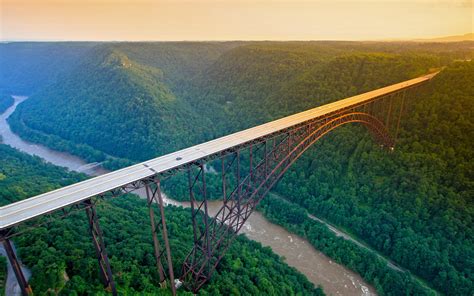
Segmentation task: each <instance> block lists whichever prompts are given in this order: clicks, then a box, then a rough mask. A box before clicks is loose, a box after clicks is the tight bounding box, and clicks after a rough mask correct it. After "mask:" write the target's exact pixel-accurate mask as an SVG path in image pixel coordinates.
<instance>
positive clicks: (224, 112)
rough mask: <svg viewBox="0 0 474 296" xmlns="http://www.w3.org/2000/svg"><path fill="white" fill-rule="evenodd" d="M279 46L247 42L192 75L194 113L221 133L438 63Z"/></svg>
mask: <svg viewBox="0 0 474 296" xmlns="http://www.w3.org/2000/svg"><path fill="white" fill-rule="evenodd" d="M284 45H285V43H283V44H277V45H268V44H266V43H263V44H253V45H245V46H241V47H238V48H235V49H232V50H230V51H228V52H226V53H225V54H223V55H222V56H221V57H220V58H219V59H218V60H217V61H216V62H215V63H214V64H213V65H212V66H210V67H209V68H207V69H206V70H205V72H204V73H203V74H202V75H200V76H199V77H196V78H195V80H194V81H193V82H194V84H193V88H192V89H191V91H190V94H189V98H188V99H187V100H188V101H190V102H192V104H193V106H194V108H195V109H197V110H199V112H200V113H202V114H206V115H207V116H209V117H215V118H218V120H219V121H220V122H221V124H220V127H221V128H220V131H221V133H222V132H224V133H228V132H230V131H237V130H240V129H243V128H247V127H251V126H255V125H257V124H261V123H264V122H267V121H271V120H274V119H276V118H280V117H284V116H287V115H290V114H293V113H296V112H301V111H304V110H307V109H309V108H314V107H317V106H319V105H321V104H325V103H328V102H332V101H335V100H338V99H342V98H344V97H347V96H351V95H355V94H357V93H361V92H365V91H369V90H372V89H375V88H379V87H382V86H386V85H389V84H393V83H396V82H400V81H403V80H407V79H409V78H413V77H416V76H419V75H422V74H424V73H427V72H428V71H429V70H430V69H431V68H436V67H440V66H441V65H442V61H441V57H440V56H438V55H435V54H394V53H379V52H371V51H368V52H351V51H345V50H341V49H340V48H339V45H338V44H336V45H337V46H334V48H331V47H327V46H323V45H319V44H311V43H310V44H308V45H305V44H300V43H294V44H293V43H290V44H289V45H287V46H284ZM356 48H357V47H356ZM215 110H220V112H216V111H215ZM218 116H220V117H218Z"/></svg>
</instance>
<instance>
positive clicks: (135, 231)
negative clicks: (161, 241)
mask: <svg viewBox="0 0 474 296" xmlns="http://www.w3.org/2000/svg"><path fill="white" fill-rule="evenodd" d="M84 177H85V176H83V175H79V174H73V173H68V172H67V171H66V170H64V169H63V168H59V167H56V166H53V165H50V164H47V163H44V162H43V161H41V160H40V159H39V158H37V157H31V156H29V155H26V154H24V153H21V152H19V151H17V150H14V149H12V148H10V147H8V146H6V145H1V144H0V204H1V205H4V204H8V203H10V202H12V201H17V200H21V199H24V198H27V197H29V196H32V195H36V194H39V193H42V192H45V191H49V190H52V189H54V188H57V187H59V186H65V185H67V184H70V183H74V182H77V181H78V180H80V179H84ZM97 210H98V215H99V217H100V223H101V227H102V229H103V232H104V235H105V238H106V243H107V245H108V248H107V250H108V253H109V257H110V261H111V265H112V268H113V272H114V278H115V281H116V283H117V286H118V290H119V292H120V294H123V295H131V294H142V295H143V294H150V295H151V294H153V295H169V291H166V290H163V289H160V288H159V286H158V282H157V278H158V275H157V271H156V265H155V259H154V257H153V245H152V238H151V228H150V224H149V217H148V209H147V206H146V202H145V201H144V200H140V199H138V198H137V197H136V196H131V195H130V196H126V197H121V198H117V199H114V200H113V201H105V202H101V203H100V205H99V206H98V209H97ZM166 215H167V220H168V231H169V237H170V244H171V247H172V249H173V257H174V267H175V274H176V275H177V276H179V274H180V272H181V264H182V262H183V260H184V257H185V256H186V255H187V252H188V251H189V250H190V248H191V245H192V228H191V227H190V226H189V224H188V223H187V222H186V221H189V220H190V219H191V218H190V217H189V216H190V212H189V210H185V209H183V208H177V207H167V208H166ZM15 243H16V246H17V248H18V251H19V255H20V257H21V258H22V262H23V263H25V264H26V266H28V267H29V268H30V269H31V271H32V273H33V276H32V278H31V280H30V284H31V286H32V288H33V291H34V293H35V295H49V294H50V293H54V294H60V295H97V294H100V293H104V288H103V287H102V285H101V283H100V277H99V269H98V263H97V259H96V258H95V251H94V248H93V245H92V239H91V238H90V236H89V235H88V225H87V218H86V216H85V213H84V212H83V211H81V212H79V213H77V214H74V215H72V216H70V217H68V218H66V219H63V220H56V221H55V222H53V223H50V224H47V225H46V226H41V227H39V228H36V229H34V230H32V231H29V232H26V233H24V234H22V235H21V236H19V237H18V238H16V239H15ZM4 266H5V265H4V264H3V263H2V261H0V268H2V269H4ZM4 275H5V273H4V270H0V288H1V287H2V285H3V279H2V276H4ZM179 291H180V292H179V294H180V295H192V293H187V292H185V291H184V290H183V289H181V290H179ZM239 291H240V292H239ZM242 291H246V292H247V293H248V294H249V295H263V294H266V295H285V296H286V295H323V293H322V290H321V289H316V288H314V286H313V284H312V283H310V282H308V280H307V279H306V278H305V277H304V276H303V275H302V274H300V273H299V272H297V271H296V270H295V269H293V268H290V267H288V265H286V264H285V263H284V262H283V261H282V259H281V258H279V257H278V256H277V255H275V254H274V253H273V252H272V251H271V249H270V248H268V247H266V248H264V247H262V246H261V245H260V244H259V243H256V242H253V241H250V240H248V239H246V238H245V237H244V236H240V237H239V238H238V239H237V240H236V242H235V243H234V244H233V246H232V247H231V249H230V250H229V252H228V253H227V255H226V256H225V257H224V259H223V261H222V264H221V265H220V266H219V268H218V270H217V272H216V273H215V274H214V276H213V278H212V280H211V282H210V283H209V284H208V285H206V286H205V287H204V289H202V290H201V292H200V295H231V294H233V295H240V293H242Z"/></svg>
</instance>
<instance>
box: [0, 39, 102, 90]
mask: <svg viewBox="0 0 474 296" xmlns="http://www.w3.org/2000/svg"><path fill="white" fill-rule="evenodd" d="M93 46H95V43H90V42H87V43H86V42H62V43H61V42H56V43H44V42H43V43H40V42H15V43H2V44H0V91H7V92H10V93H11V94H13V95H31V94H33V93H34V92H36V91H37V90H38V89H39V88H42V87H44V86H45V85H49V84H51V83H54V82H56V80H57V79H59V78H60V77H61V76H62V75H63V74H66V73H67V72H69V71H70V70H71V69H73V68H74V67H75V65H76V64H77V63H78V61H79V60H80V59H81V58H82V57H83V56H84V54H85V53H87V52H88V51H89V50H90V49H91V48H92V47H93Z"/></svg>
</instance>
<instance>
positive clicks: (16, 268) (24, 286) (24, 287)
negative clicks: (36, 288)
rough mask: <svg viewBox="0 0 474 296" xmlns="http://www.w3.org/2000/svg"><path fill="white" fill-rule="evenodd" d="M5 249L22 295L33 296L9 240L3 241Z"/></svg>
mask: <svg viewBox="0 0 474 296" xmlns="http://www.w3.org/2000/svg"><path fill="white" fill-rule="evenodd" d="M3 247H4V248H5V252H6V253H7V257H8V261H9V262H10V264H11V266H12V269H13V272H14V273H15V277H16V280H17V281H18V285H19V286H20V289H21V294H22V295H23V296H28V295H32V294H33V291H32V290H31V287H30V285H29V284H28V282H27V281H26V278H25V275H24V274H23V271H22V270H21V265H20V262H19V261H18V258H17V257H16V254H15V251H14V250H13V246H12V243H11V241H10V240H9V239H8V238H5V239H3Z"/></svg>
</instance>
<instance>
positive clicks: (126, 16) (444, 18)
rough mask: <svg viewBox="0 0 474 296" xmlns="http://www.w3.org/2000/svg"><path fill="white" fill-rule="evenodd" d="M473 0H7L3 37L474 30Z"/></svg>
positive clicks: (2, 10) (319, 36) (0, 9)
mask: <svg viewBox="0 0 474 296" xmlns="http://www.w3.org/2000/svg"><path fill="white" fill-rule="evenodd" d="M472 6H473V4H472V1H471V0H467V1H464V0H413V1H408V0H398V1H396V0H378V1H377V0H302V1H301V0H300V1H298V0H296V1H291V0H274V1H271V0H263V1H259V0H256V1H251V0H194V1H193V0H187V1H186V0H175V1H172V0H154V1H151V0H137V1H125V0H0V40H4V41H8V40H35V41H39V40H47V41H48V40H103V41H110V40H130V41H138V40H379V39H401V38H405V39H410V38H426V37H435V36H447V35H461V34H466V33H469V32H473V26H474V24H473V7H472Z"/></svg>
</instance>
